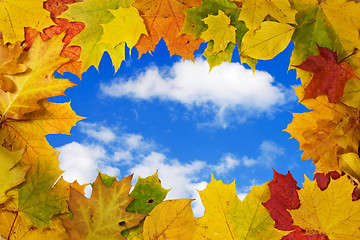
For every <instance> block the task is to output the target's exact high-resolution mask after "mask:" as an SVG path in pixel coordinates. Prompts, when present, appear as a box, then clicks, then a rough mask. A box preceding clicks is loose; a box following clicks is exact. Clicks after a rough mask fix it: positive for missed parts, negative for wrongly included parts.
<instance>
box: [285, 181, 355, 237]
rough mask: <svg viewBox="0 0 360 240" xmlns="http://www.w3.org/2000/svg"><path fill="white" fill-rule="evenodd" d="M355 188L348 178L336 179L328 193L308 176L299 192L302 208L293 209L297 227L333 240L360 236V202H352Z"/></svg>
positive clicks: (292, 213)
mask: <svg viewBox="0 0 360 240" xmlns="http://www.w3.org/2000/svg"><path fill="white" fill-rule="evenodd" d="M353 189H354V185H352V184H351V182H350V180H349V179H348V178H347V177H346V176H342V177H340V178H339V179H337V180H332V181H331V182H330V184H329V186H328V188H327V189H326V190H324V191H321V189H320V188H318V187H317V185H316V181H310V180H309V179H308V178H307V177H306V176H305V182H304V183H303V188H302V189H300V190H298V194H299V198H300V208H299V209H295V210H290V214H291V216H292V218H293V220H294V224H295V225H297V226H299V227H301V228H302V229H305V230H306V232H307V233H310V234H314V233H318V234H322V235H326V236H327V237H328V238H329V239H331V240H340V239H341V240H346V239H354V238H358V237H360V230H359V227H358V226H359V224H360V221H359V218H358V216H359V214H360V202H359V201H352V196H351V193H352V191H353Z"/></svg>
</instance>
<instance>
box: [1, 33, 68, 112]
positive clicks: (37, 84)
mask: <svg viewBox="0 0 360 240" xmlns="http://www.w3.org/2000/svg"><path fill="white" fill-rule="evenodd" d="M63 37H64V35H63V34H61V35H56V36H54V37H53V38H51V39H50V40H48V41H46V42H44V41H42V40H41V37H40V36H38V37H37V38H36V39H35V41H34V43H33V45H32V47H31V48H30V50H29V51H28V52H26V53H24V54H23V55H22V56H21V58H20V62H21V63H22V64H24V65H25V66H26V67H27V68H28V71H26V72H25V73H23V74H17V75H15V76H14V78H13V81H14V84H15V91H13V92H4V91H2V90H0V111H1V115H2V117H3V118H4V117H7V118H13V119H24V116H23V115H24V114H25V113H29V112H33V111H35V110H38V109H40V106H39V105H38V104H37V102H38V101H39V100H41V99H44V98H48V97H52V96H58V95H64V91H65V90H66V89H67V88H69V87H72V86H74V85H75V84H74V83H72V82H70V81H69V80H67V79H57V78H55V77H54V72H55V71H56V69H58V68H59V67H60V66H61V65H63V64H64V63H66V62H68V61H69V60H70V59H67V58H63V57H60V52H61V50H62V48H63V46H64V43H63V42H62V38H63Z"/></svg>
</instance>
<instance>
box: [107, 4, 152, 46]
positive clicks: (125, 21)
mask: <svg viewBox="0 0 360 240" xmlns="http://www.w3.org/2000/svg"><path fill="white" fill-rule="evenodd" d="M109 11H110V12H111V14H112V15H113V16H114V17H115V19H113V20H112V21H111V22H109V23H106V24H102V25H101V26H102V27H103V29H104V33H103V35H102V38H101V41H100V42H102V43H107V44H110V45H111V46H112V47H116V46H117V45H119V44H120V43H125V42H126V44H127V46H128V47H129V48H130V49H131V48H133V47H134V46H135V44H136V43H137V42H138V40H139V38H140V36H141V34H145V35H147V31H146V28H145V24H144V20H143V19H142V18H141V17H140V15H139V12H138V10H137V9H136V8H134V7H133V6H130V7H128V8H118V9H116V10H109Z"/></svg>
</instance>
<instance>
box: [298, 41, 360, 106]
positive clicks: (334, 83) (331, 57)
mask: <svg viewBox="0 0 360 240" xmlns="http://www.w3.org/2000/svg"><path fill="white" fill-rule="evenodd" d="M317 47H318V49H319V51H320V55H316V56H311V57H308V58H307V59H306V60H305V61H304V62H302V63H301V64H300V65H298V66H295V67H297V68H300V69H302V70H305V71H309V72H313V73H314V76H313V78H312V79H311V81H310V83H309V84H308V85H307V86H305V94H304V98H303V99H308V98H316V97H317V96H320V95H327V96H328V99H329V102H331V103H337V102H338V101H339V98H341V97H342V95H343V93H344V87H345V83H346V81H348V80H349V79H351V78H357V79H360V78H359V77H358V76H356V74H355V72H354V70H353V69H352V67H351V66H350V64H349V63H346V62H343V63H339V62H338V61H337V54H336V52H333V51H331V50H330V49H328V48H326V47H320V46H317Z"/></svg>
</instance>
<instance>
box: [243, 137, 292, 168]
mask: <svg viewBox="0 0 360 240" xmlns="http://www.w3.org/2000/svg"><path fill="white" fill-rule="evenodd" d="M259 149H260V154H259V156H258V157H257V158H249V157H248V156H244V157H242V159H241V161H242V163H243V164H244V166H246V167H252V166H255V165H262V166H265V167H268V168H271V167H273V166H274V164H275V160H276V158H277V157H279V156H281V155H283V154H284V152H285V150H284V148H282V147H280V146H279V145H277V144H276V143H274V142H273V141H268V140H265V141H263V142H262V143H261V145H260V147H259Z"/></svg>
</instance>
